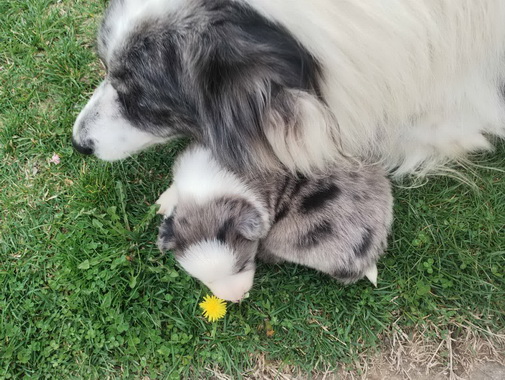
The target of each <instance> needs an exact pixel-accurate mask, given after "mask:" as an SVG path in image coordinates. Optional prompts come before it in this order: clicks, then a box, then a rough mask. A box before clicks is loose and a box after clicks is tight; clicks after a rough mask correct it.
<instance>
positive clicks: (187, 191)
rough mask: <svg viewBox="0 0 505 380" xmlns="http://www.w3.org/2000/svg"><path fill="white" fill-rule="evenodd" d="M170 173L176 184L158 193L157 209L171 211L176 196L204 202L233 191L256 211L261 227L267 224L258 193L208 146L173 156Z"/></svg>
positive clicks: (265, 211) (160, 211) (167, 214)
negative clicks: (225, 165) (221, 163)
mask: <svg viewBox="0 0 505 380" xmlns="http://www.w3.org/2000/svg"><path fill="white" fill-rule="evenodd" d="M174 173H175V175H174V181H173V182H174V183H177V187H175V186H173V185H172V186H171V187H169V188H168V189H167V190H166V191H165V192H164V193H163V194H161V196H160V197H159V199H158V200H157V201H156V203H157V204H159V205H160V209H159V210H158V213H160V214H163V215H165V216H170V215H172V211H173V210H174V208H175V206H176V205H177V203H178V202H179V199H183V200H185V201H187V200H191V201H193V202H196V203H197V204H204V203H205V202H208V201H210V200H212V199H215V198H220V197H223V196H227V195H237V196H240V197H242V198H245V199H247V201H249V202H250V203H251V205H253V206H254V208H256V209H257V210H258V211H259V213H260V214H261V217H262V219H263V225H264V226H265V229H267V228H269V227H270V221H269V218H268V212H267V210H266V207H265V205H264V204H263V202H262V201H261V200H260V197H259V196H258V195H257V194H255V193H254V191H252V190H251V189H250V188H249V187H247V185H246V184H245V183H244V182H243V181H241V180H240V179H239V178H238V177H237V175H235V174H234V173H232V172H231V171H229V170H227V169H225V168H224V167H223V166H222V165H219V164H218V163H217V162H216V160H215V158H214V157H213V156H212V153H211V152H210V151H209V150H208V149H204V148H203V147H201V146H194V147H192V148H190V149H187V150H186V151H184V152H183V153H182V155H181V157H180V158H179V159H178V160H177V168H175V169H174Z"/></svg>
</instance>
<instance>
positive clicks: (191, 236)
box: [157, 146, 393, 301]
mask: <svg viewBox="0 0 505 380" xmlns="http://www.w3.org/2000/svg"><path fill="white" fill-rule="evenodd" d="M157 203H158V204H160V210H159V212H160V213H162V214H164V215H165V218H164V220H163V222H162V224H161V227H160V230H159V237H158V246H159V248H160V249H161V250H162V251H164V250H168V249H172V250H173V251H174V254H175V258H176V260H177V261H178V262H179V263H180V265H181V266H182V267H183V268H184V269H185V270H186V271H187V272H188V273H189V274H191V275H192V276H194V277H196V278H197V279H199V280H200V281H202V282H203V283H204V284H205V285H207V286H208V287H209V288H210V290H211V291H212V292H213V293H214V294H215V295H216V296H218V297H220V298H223V299H226V300H230V301H238V300H240V299H241V298H242V297H243V296H244V294H245V293H246V292H248V291H249V289H250V288H251V286H252V284H253V278H254V273H255V258H256V257H258V258H260V259H263V260H266V261H270V262H272V261H274V262H279V261H289V262H293V263H297V264H301V265H306V266H308V267H311V268H314V269H317V270H319V271H321V272H324V273H327V274H329V275H331V276H333V277H334V278H336V279H337V280H339V281H340V282H342V283H344V284H350V283H353V282H355V281H357V280H359V279H361V278H363V277H364V276H366V277H368V278H369V279H370V281H372V283H374V285H376V281H377V266H376V263H377V260H378V259H379V257H380V256H381V255H382V254H383V252H384V249H385V248H386V245H387V237H388V233H389V230H390V227H391V223H392V205H393V200H392V195H391V188H390V184H389V181H388V179H387V178H386V176H385V173H384V171H383V170H382V169H380V168H378V167H360V168H355V171H344V170H341V169H339V168H338V167H336V166H335V167H333V168H332V169H331V170H328V171H327V172H324V173H320V174H319V175H315V176H314V177H311V179H308V178H306V177H303V176H300V177H296V176H292V175H286V174H281V173H277V174H272V175H269V176H256V175H240V174H237V173H234V172H232V171H230V170H228V169H226V168H224V166H222V165H221V164H220V163H219V162H218V161H217V160H216V159H215V158H214V157H213V155H212V153H211V151H210V150H208V149H206V148H204V147H202V146H192V147H190V148H189V149H188V150H187V151H185V152H184V153H183V154H182V155H181V156H180V157H179V159H178V160H177V162H176V164H175V169H174V181H173V184H172V186H171V187H170V188H169V189H168V190H167V191H165V192H164V193H163V194H162V195H161V197H160V199H159V200H158V201H157Z"/></svg>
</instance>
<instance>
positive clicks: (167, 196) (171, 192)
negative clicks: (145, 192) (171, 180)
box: [156, 185, 178, 216]
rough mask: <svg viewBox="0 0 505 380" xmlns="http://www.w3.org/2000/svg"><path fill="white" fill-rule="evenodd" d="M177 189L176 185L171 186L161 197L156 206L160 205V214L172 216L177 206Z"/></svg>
mask: <svg viewBox="0 0 505 380" xmlns="http://www.w3.org/2000/svg"><path fill="white" fill-rule="evenodd" d="M177 201H178V197H177V189H176V188H175V186H174V185H172V186H170V187H169V188H168V189H167V190H165V192H164V193H163V194H161V195H160V197H159V198H158V200H157V201H156V204H158V205H160V208H159V210H158V211H157V213H158V214H162V215H165V216H170V215H172V213H173V212H174V208H175V206H177Z"/></svg>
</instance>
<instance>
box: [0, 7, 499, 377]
mask: <svg viewBox="0 0 505 380" xmlns="http://www.w3.org/2000/svg"><path fill="white" fill-rule="evenodd" d="M104 6H105V2H97V1H92V0H84V1H69V0H63V1H61V2H58V1H49V0H19V1H10V0H0V204H1V208H0V210H1V211H0V212H1V214H0V378H19V377H20V376H22V375H25V376H31V377H33V378H76V377H83V378H97V377H103V376H108V377H123V378H128V377H132V378H138V377H139V376H141V375H145V376H150V377H152V378H179V377H181V376H193V377H194V376H196V375H197V374H199V375H200V376H202V377H203V376H207V375H208V372H206V368H208V367H214V366H215V365H217V366H218V367H219V369H220V370H221V371H222V372H223V373H226V374H229V375H232V376H237V375H238V374H247V373H248V372H247V371H248V370H250V369H251V368H252V367H253V366H254V363H255V361H256V359H257V358H258V357H259V356H261V355H264V356H265V357H266V359H267V360H269V361H271V362H275V363H276V365H279V363H284V364H286V365H290V366H294V367H297V368H298V369H299V370H301V371H304V372H305V371H311V370H313V369H317V368H323V367H327V366H328V365H329V366H330V367H331V368H339V367H340V366H341V365H345V364H348V363H352V362H353V361H354V360H356V359H357V358H358V355H359V354H360V353H362V352H363V351H364V350H369V351H374V350H376V349H380V347H381V344H382V343H383V341H384V340H385V339H386V340H387V338H388V334H390V333H391V330H392V328H393V326H398V327H399V328H402V329H405V330H406V331H408V330H409V329H414V330H415V329H416V328H421V327H422V326H423V325H426V324H432V325H433V324H434V325H436V326H438V328H439V330H440V331H441V332H446V333H449V332H450V333H452V334H454V336H457V334H458V327H456V326H468V325H475V326H476V327H477V328H478V329H482V330H483V331H484V330H487V329H489V331H492V332H499V331H502V330H503V328H504V325H505V316H504V310H505V277H504V275H505V274H504V270H503V269H504V267H505V252H504V251H505V227H504V226H505V195H504V194H505V179H504V175H503V173H500V172H496V171H490V170H486V169H481V170H479V171H478V175H479V177H478V178H477V177H475V179H474V180H475V183H476V185H477V187H478V190H474V189H473V188H471V187H469V186H466V185H463V184H461V183H460V182H457V181H454V180H452V179H450V178H447V177H445V178H434V179H431V180H430V181H429V183H428V184H427V185H425V186H423V187H420V188H417V189H400V188H397V189H396V190H395V199H396V206H395V226H394V233H393V236H392V238H391V243H390V248H389V251H388V255H387V256H386V257H385V258H384V260H383V261H382V262H381V263H380V267H379V275H380V279H379V287H378V288H377V289H373V288H372V287H371V286H370V285H369V284H368V283H366V282H364V281H362V282H360V283H358V284H357V285H354V286H349V287H342V286H340V285H338V284H337V283H336V282H334V281H332V280H331V279H329V278H328V277H326V276H324V275H321V274H318V273H315V272H314V271H311V270H308V269H305V268H299V267H295V266H291V265H282V266H273V267H272V266H266V265H261V266H260V268H259V270H258V273H257V279H256V284H255V286H254V288H253V291H252V292H251V297H250V298H249V299H248V300H247V301H245V302H243V303H242V304H240V305H231V306H230V307H229V312H228V314H227V316H226V317H225V319H224V320H222V321H220V322H218V323H216V324H209V323H207V322H206V321H205V320H204V319H203V318H202V317H201V315H200V311H199V309H198V302H200V301H201V299H202V297H203V295H204V294H207V292H208V291H207V290H206V289H205V288H204V287H203V286H202V285H200V284H199V283H197V282H196V281H195V280H193V279H192V278H190V277H189V276H188V275H186V274H185V273H184V272H183V271H181V270H180V269H179V268H178V267H177V266H176V265H175V263H174V260H173V259H172V258H171V257H170V256H169V255H165V256H163V255H161V254H160V253H159V252H158V251H157V248H156V246H155V241H156V235H157V226H158V224H159V217H158V216H156V215H154V209H153V208H152V207H151V206H150V205H152V203H153V201H154V200H155V199H156V198H157V196H158V195H159V194H160V193H161V192H162V191H163V190H164V189H165V188H166V187H167V185H168V184H169V181H170V167H171V163H172V162H173V159H174V157H175V156H176V154H177V151H178V150H180V148H181V146H182V145H183V144H182V143H179V144H173V145H172V146H167V147H159V148H156V149H154V150H151V151H149V152H146V153H143V154H141V155H139V156H138V157H136V158H135V159H130V160H127V161H124V162H121V163H116V164H106V163H103V162H100V161H98V160H96V159H93V158H88V157H86V158H85V157H82V156H80V155H78V154H76V153H75V152H74V151H73V150H72V148H71V144H70V134H71V127H72V123H73V120H74V118H75V116H76V114H77V113H78V111H79V110H80V108H81V107H82V106H83V105H84V104H85V102H86V100H87V97H88V96H89V94H90V92H91V91H92V89H93V88H94V87H95V86H96V84H97V83H98V82H99V80H100V78H101V76H102V74H103V73H102V72H101V68H100V66H99V64H98V60H97V58H96V57H95V55H94V53H93V45H94V42H93V41H94V34H95V30H96V26H97V22H98V18H99V15H100V14H101V12H102V10H103V7H104ZM53 153H58V154H59V155H60V156H61V163H60V164H59V165H55V164H52V163H50V162H49V159H50V158H51V156H52V155H53ZM484 160H485V163H486V164H487V165H489V166H493V167H498V168H501V169H504V168H505V149H504V147H503V145H502V147H501V148H499V149H498V151H497V153H496V154H494V155H491V156H489V157H485V158H484ZM270 325H271V326H272V328H273V329H274V331H275V332H274V334H273V336H267V329H269V328H270ZM479 331H480V330H479Z"/></svg>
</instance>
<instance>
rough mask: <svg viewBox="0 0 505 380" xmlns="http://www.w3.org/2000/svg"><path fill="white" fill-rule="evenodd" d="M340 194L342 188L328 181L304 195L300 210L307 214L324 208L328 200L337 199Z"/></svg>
mask: <svg viewBox="0 0 505 380" xmlns="http://www.w3.org/2000/svg"><path fill="white" fill-rule="evenodd" d="M339 194H340V189H339V188H338V187H337V185H335V184H334V183H328V184H326V185H324V186H322V187H321V188H320V189H317V190H315V191H314V192H312V193H310V194H307V195H306V196H305V197H303V200H302V204H301V207H300V211H301V212H302V213H304V214H307V213H309V212H311V211H317V210H319V209H321V208H323V207H324V206H325V205H326V203H327V202H329V201H331V200H333V199H335V198H337V197H338V195H339Z"/></svg>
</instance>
